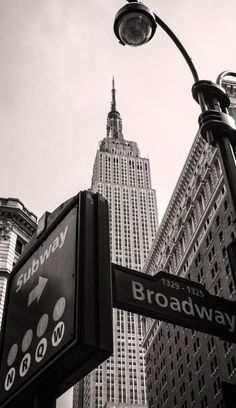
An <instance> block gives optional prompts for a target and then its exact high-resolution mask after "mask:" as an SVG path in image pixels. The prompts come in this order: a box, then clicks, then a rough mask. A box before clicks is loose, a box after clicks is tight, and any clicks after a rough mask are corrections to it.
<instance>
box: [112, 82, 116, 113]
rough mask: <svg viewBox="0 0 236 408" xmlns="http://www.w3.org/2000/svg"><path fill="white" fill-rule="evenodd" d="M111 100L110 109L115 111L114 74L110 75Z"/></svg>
mask: <svg viewBox="0 0 236 408" xmlns="http://www.w3.org/2000/svg"><path fill="white" fill-rule="evenodd" d="M111 94H112V100H111V111H112V112H115V111H116V90H115V80H114V76H113V77H112V90H111Z"/></svg>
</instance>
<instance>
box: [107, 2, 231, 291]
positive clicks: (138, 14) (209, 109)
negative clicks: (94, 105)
mask: <svg viewBox="0 0 236 408" xmlns="http://www.w3.org/2000/svg"><path fill="white" fill-rule="evenodd" d="M127 1H128V4H127V5H125V6H124V7H122V8H121V9H120V10H119V11H118V13H117V14H116V16H115V21H114V32H115V35H116V37H117V38H118V40H119V42H120V43H121V44H122V45H125V44H127V45H131V46H139V45H142V44H146V43H147V42H148V41H150V39H151V38H152V37H153V35H154V34H155V31H156V27H157V25H158V26H160V27H161V28H162V29H163V30H164V31H165V32H166V34H167V35H168V36H169V37H170V38H171V39H172V41H173V42H174V43H175V45H176V46H177V48H178V49H179V51H180V52H181V54H182V55H183V57H184V59H185V61H186V62H187V64H188V66H189V68H190V71H191V73H192V76H193V79H194V85H193V87H192V96H193V98H194V99H195V100H196V102H197V103H198V104H199V105H200V108H201V112H202V113H201V114H200V116H199V120H198V122H199V128H200V134H201V136H202V137H203V138H204V140H205V141H206V142H207V143H209V144H211V145H213V146H215V147H216V148H217V152H218V156H219V159H220V162H221V166H222V171H223V175H224V181H225V184H226V187H227V191H228V195H229V199H230V202H231V208H232V212H233V218H234V222H235V223H236V124H235V121H234V119H233V118H232V117H231V116H230V115H229V114H228V108H229V106H230V99H229V97H228V95H227V94H226V91H225V89H224V88H222V87H221V84H222V80H223V79H224V78H225V77H226V76H234V77H236V73H235V72H232V71H224V72H222V73H221V74H220V75H219V76H218V78H217V81H216V84H215V83H213V82H211V81H205V80H201V81H200V80H199V75H198V72H197V70H196V67H195V66H194V64H193V62H192V60H191V58H190V56H189V54H188V53H187V51H186V49H185V48H184V46H183V44H182V43H181V42H180V41H179V39H178V38H177V37H176V35H175V34H174V33H173V31H172V30H171V29H170V28H169V27H168V26H167V25H166V24H165V23H164V21H162V20H161V19H160V17H158V16H157V15H156V14H155V13H153V12H152V11H150V10H149V9H148V7H146V6H145V5H144V4H142V3H141V2H139V1H138V0H127ZM228 255H229V259H230V264H231V269H232V274H233V278H234V283H235V286H236V241H234V242H232V243H231V244H230V245H229V248H228Z"/></svg>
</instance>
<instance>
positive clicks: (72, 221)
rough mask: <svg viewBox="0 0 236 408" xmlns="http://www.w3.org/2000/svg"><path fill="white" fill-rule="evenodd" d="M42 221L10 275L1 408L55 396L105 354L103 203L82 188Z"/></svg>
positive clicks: (108, 334)
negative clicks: (36, 397) (38, 231)
mask: <svg viewBox="0 0 236 408" xmlns="http://www.w3.org/2000/svg"><path fill="white" fill-rule="evenodd" d="M47 222H48V225H47V226H46V228H45V230H44V231H43V232H42V233H41V234H40V235H38V236H37V234H35V236H34V238H33V240H32V241H31V242H30V244H29V249H28V251H27V252H26V253H25V255H23V258H22V259H21V260H20V261H19V263H18V264H17V265H16V267H15V269H14V270H13V272H12V274H11V275H10V281H9V290H8V295H7V305H6V311H5V315H4V319H3V334H2V339H1V340H2V341H1V348H0V352H1V355H0V357H1V360H0V361H1V366H0V407H1V408H12V407H20V406H24V407H25V406H27V407H28V406H29V407H31V406H34V398H35V396H37V395H38V394H44V395H51V394H53V396H55V398H57V397H59V396H60V395H61V394H62V393H63V392H65V391H66V390H67V389H68V388H70V387H71V386H72V385H73V384H74V383H75V382H77V381H79V380H80V379H81V378H83V377H84V375H86V374H87V373H89V372H90V371H91V370H92V369H93V368H95V367H97V365H99V364H100V363H102V362H103V361H104V359H106V358H108V357H109V356H110V355H111V353H112V304H111V293H110V287H111V283H110V248H109V225H108V205H107V202H106V200H105V199H104V198H102V197H101V196H99V195H98V194H92V193H91V192H86V191H84V192H81V193H79V194H78V195H77V196H75V197H73V198H72V199H70V200H68V201H67V202H66V203H65V204H62V205H61V206H60V207H59V208H58V209H57V210H55V211H54V212H53V213H52V214H51V215H49V216H48V221H47ZM104 321H105V322H106V325H105V324H104Z"/></svg>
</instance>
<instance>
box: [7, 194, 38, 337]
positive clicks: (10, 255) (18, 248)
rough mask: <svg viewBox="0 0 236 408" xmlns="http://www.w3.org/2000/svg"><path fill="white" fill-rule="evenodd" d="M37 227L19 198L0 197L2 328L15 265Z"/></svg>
mask: <svg viewBox="0 0 236 408" xmlns="http://www.w3.org/2000/svg"><path fill="white" fill-rule="evenodd" d="M36 228H37V217H36V216H35V215H34V214H33V213H32V212H31V211H29V210H28V209H27V208H26V207H25V205H24V204H23V203H22V202H21V201H20V200H18V199H17V198H2V197H0V329H1V324H2V316H3V309H4V303H5V295H6V287H7V282H8V278H9V276H10V273H11V271H12V268H13V266H14V265H15V263H16V262H17V260H18V258H19V257H20V255H21V254H22V252H23V250H24V247H25V245H26V244H27V243H28V241H29V240H30V238H31V237H32V235H33V234H34V232H35V231H36Z"/></svg>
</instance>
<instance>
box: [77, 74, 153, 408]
mask: <svg viewBox="0 0 236 408" xmlns="http://www.w3.org/2000/svg"><path fill="white" fill-rule="evenodd" d="M91 189H92V191H93V192H98V193H100V194H101V195H103V197H105V198H106V199H107V200H108V202H109V222H110V248H111V260H112V262H113V263H116V264H119V265H123V266H126V267H129V268H132V269H136V270H139V271H140V270H142V267H143V265H144V261H145V259H146V257H147V255H148V252H149V249H150V247H151V244H152V242H153V240H154V238H155V235H156V231H157V223H158V221H157V205H156V194H155V190H153V189H152V186H151V175H150V166H149V160H148V159H147V158H142V157H140V154H139V149H138V146H137V143H136V142H133V141H128V140H125V139H124V136H123V132H122V120H121V116H120V113H119V112H118V111H117V109H116V90H115V87H114V79H113V83H112V102H111V110H110V112H109V113H108V117H107V134H106V137H105V138H104V139H103V140H102V141H101V143H100V146H99V150H98V151H97V154H96V158H95V163H94V168H93V176H92V187H91ZM113 336H114V354H113V356H112V357H111V358H110V359H108V360H107V361H106V362H104V363H103V364H102V365H101V366H99V367H98V368H97V369H96V370H95V371H93V372H92V373H91V374H90V375H89V376H87V377H86V378H85V379H84V382H83V407H84V408H103V407H104V406H105V404H106V403H109V402H114V403H116V404H118V403H124V404H127V405H126V406H127V407H132V405H133V404H135V408H136V407H138V406H139V407H140V408H141V407H143V406H144V405H145V403H146V392H145V367H144V353H143V349H142V347H141V344H142V337H143V334H142V328H141V324H140V318H139V316H137V315H134V314H131V313H128V312H124V311H121V310H116V309H114V312H113ZM78 388H79V386H76V387H75V391H74V408H76V407H79V405H78V403H77V401H78ZM107 406H108V405H107ZM115 406H117V405H115ZM122 406H123V405H122Z"/></svg>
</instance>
